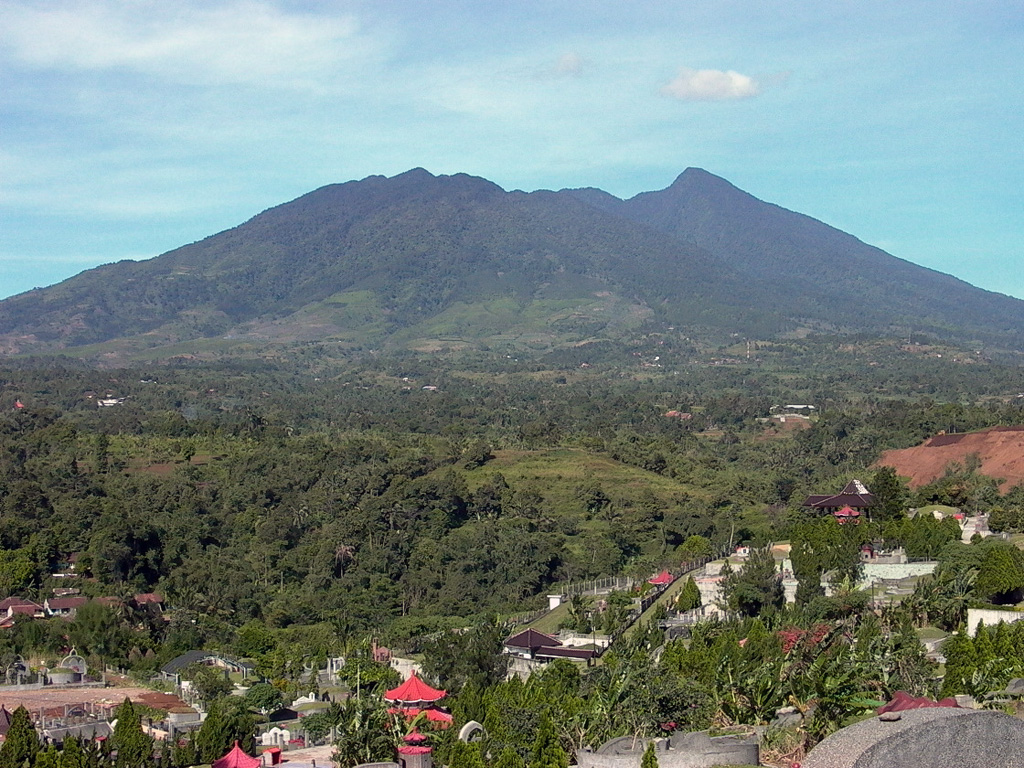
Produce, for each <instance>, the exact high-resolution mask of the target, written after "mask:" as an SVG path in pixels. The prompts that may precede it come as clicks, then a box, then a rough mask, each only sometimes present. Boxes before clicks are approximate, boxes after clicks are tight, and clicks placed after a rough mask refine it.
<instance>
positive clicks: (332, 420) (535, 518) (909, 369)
mask: <svg viewBox="0 0 1024 768" xmlns="http://www.w3.org/2000/svg"><path fill="white" fill-rule="evenodd" d="M661 346H664V345H661ZM900 350H901V348H900V347H899V346H898V345H889V346H886V345H872V346H871V347H870V349H869V350H868V352H867V353H865V352H864V350H860V351H859V352H858V353H857V354H854V353H850V352H844V351H842V350H840V349H838V348H835V347H828V346H825V345H823V344H822V342H806V343H804V344H798V343H793V344H790V345H786V346H784V347H781V348H777V349H766V350H764V351H761V352H759V356H758V359H755V360H752V361H750V362H740V361H735V362H733V363H730V364H727V365H716V364H706V365H700V366H696V365H691V366H689V367H687V368H685V369H683V370H672V369H665V368H657V367H639V366H637V365H636V363H635V361H636V359H637V358H636V357H635V356H636V355H640V356H641V357H640V359H641V360H643V359H646V358H645V355H646V352H629V353H627V356H626V363H625V364H624V363H623V362H622V360H621V359H617V358H616V356H615V353H613V352H611V351H609V353H608V356H607V357H606V358H604V359H603V358H602V357H601V354H600V350H589V351H590V352H591V353H593V355H592V356H590V359H591V360H592V361H593V362H588V363H587V364H586V366H584V367H582V368H581V367H580V363H579V362H578V361H576V360H572V359H570V360H565V361H563V362H562V363H561V364H557V363H555V361H553V360H551V359H550V358H547V357H538V358H535V359H525V358H524V359H519V360H517V359H513V358H509V357H505V356H503V355H499V354H493V353H491V354H486V355H485V354H483V353H476V354H475V355H470V354H465V355H461V356H459V357H458V358H457V359H458V365H453V364H452V360H451V359H450V358H446V357H445V356H444V355H437V356H434V357H421V356H413V355H411V354H401V355H397V356H391V357H384V356H381V357H373V358H366V359H362V360H360V361H358V362H353V361H348V360H345V359H343V358H340V357H339V358H336V357H331V355H330V353H329V352H327V353H325V352H324V350H323V349H322V348H320V347H316V346H307V345H297V346H295V347H293V348H291V349H290V350H289V351H288V354H289V355H291V358H290V359H288V360H284V359H282V360H279V361H278V362H276V363H275V362H274V361H251V360H237V361H230V360H225V361H222V362H220V363H218V364H212V365H204V366H194V365H189V364H187V363H185V364H182V365H179V366H177V367H171V366H164V367H150V368H136V369H119V370H96V369H92V368H88V367H86V366H82V365H77V364H75V363H73V362H72V361H70V360H66V361H65V362H64V363H63V364H62V365H54V364H52V363H49V364H47V365H46V367H43V366H41V365H39V364H38V363H37V361H33V360H31V359H28V360H23V361H18V362H17V365H16V366H14V365H12V366H9V367H8V369H7V370H6V371H4V372H2V373H0V398H2V400H3V402H4V403H5V407H6V408H9V410H7V411H6V412H5V413H4V415H3V416H2V418H0V435H2V448H3V450H2V453H0V498H2V505H0V546H2V547H3V550H2V553H0V557H2V562H0V597H4V596H10V595H17V596H22V597H29V598H36V599H42V598H43V597H45V596H46V595H48V594H50V593H51V590H52V589H53V587H55V586H66V583H64V582H60V581H59V580H57V579H54V578H53V577H52V576H51V574H52V573H55V572H58V571H60V570H62V569H66V565H67V564H68V563H69V562H72V561H73V562H74V563H75V568H76V569H77V573H78V574H79V575H80V577H84V578H78V579H76V580H75V582H76V583H75V586H76V587H79V588H81V590H82V592H83V593H84V594H87V595H94V596H99V595H115V596H118V595H119V596H126V597H127V596H130V595H131V594H135V593H140V592H150V591H156V592H159V593H160V594H162V595H164V596H165V598H166V601H167V603H168V605H170V606H172V607H173V609H174V611H173V613H172V617H173V618H172V620H171V622H170V623H169V624H166V625H164V623H162V622H158V621H149V622H148V623H146V622H143V621H140V620H134V621H126V622H124V624H123V625H122V630H119V631H118V632H115V633H113V636H111V637H104V638H102V639H101V640H99V641H97V642H98V643H99V645H100V646H102V652H103V654H104V655H107V656H109V657H111V658H116V659H120V660H121V661H122V665H125V666H128V665H129V661H130V662H131V663H132V664H135V665H137V666H138V667H139V669H140V670H144V669H153V668H155V666H156V665H157V664H158V663H160V662H161V661H164V660H166V659H167V658H170V657H172V656H173V655H175V654H176V653H179V652H181V651H183V650H188V649H190V648H193V647H198V646H219V647H226V648H232V649H234V650H243V649H240V648H239V643H240V642H241V641H240V640H239V635H238V630H239V628H241V627H243V626H261V627H266V628H270V629H273V630H275V631H277V630H280V631H291V632H293V633H299V634H298V635H295V636H296V637H298V636H301V635H302V633H308V632H311V631H314V630H313V629H310V628H312V627H320V628H321V629H317V630H315V632H322V633H326V634H324V635H322V636H321V635H318V637H328V636H329V637H330V638H333V639H332V640H330V641H327V640H323V639H321V640H318V641H317V642H316V643H313V647H320V648H322V647H323V646H324V645H325V644H330V643H336V642H341V641H343V640H344V639H346V638H349V639H360V638H364V637H366V636H367V635H368V634H370V633H372V634H373V635H374V636H376V637H378V638H379V639H380V640H382V641H385V642H388V643H392V644H395V645H397V646H399V647H408V646H410V645H415V644H416V643H417V638H419V637H421V636H423V635H428V634H429V633H431V632H432V631H436V630H437V629H440V628H444V627H449V626H454V625H458V624H466V623H471V622H473V621H476V620H479V619H481V618H483V617H485V616H494V615H508V614H511V613H515V612H520V611H527V610H531V609H533V608H537V607H539V606H540V605H541V602H540V600H541V599H542V598H541V597H540V596H541V595H543V594H544V593H545V592H546V591H548V590H549V589H550V588H551V587H552V585H553V584H556V583H559V582H571V581H578V580H581V579H586V578H592V577H597V576H604V575H612V574H618V573H623V572H626V573H635V574H639V575H646V574H649V573H651V572H653V571H654V570H655V569H658V568H660V567H663V566H665V565H671V564H673V563H675V564H678V561H679V560H680V558H681V556H682V555H683V554H684V549H683V548H684V547H685V546H686V543H687V542H688V541H689V540H691V539H692V538H693V537H695V536H698V537H701V538H702V539H703V540H705V541H706V542H708V544H709V545H710V546H711V547H712V548H713V549H720V548H722V547H725V546H728V545H729V544H739V543H750V544H754V545H760V544H764V543H766V542H768V541H771V540H775V539H780V538H788V537H789V535H790V533H791V532H792V531H793V530H795V529H794V526H799V525H800V524H801V523H802V522H803V521H804V519H805V513H804V512H803V511H802V510H801V508H800V504H801V502H802V500H803V499H804V498H805V496H806V495H807V494H809V493H812V492H814V493H818V492H830V491H832V490H838V488H839V487H841V486H842V485H843V484H845V483H846V482H847V481H848V480H849V479H851V478H852V477H860V478H862V479H865V480H866V481H870V480H871V479H872V478H873V477H874V476H875V475H876V474H877V472H878V470H877V469H875V468H873V467H872V466H871V465H872V463H873V462H874V461H875V460H876V459H877V457H878V455H879V453H880V452H881V451H882V450H884V449H886V448H892V447H906V446H909V445H913V444H916V443H917V442H919V441H921V440H923V439H924V438H926V437H928V436H930V435H932V434H935V433H936V432H938V431H940V430H947V431H966V430H971V429H977V428H981V427H987V426H993V425H997V424H1016V423H1019V422H1020V405H1019V403H1020V401H1019V399H1017V398H1016V397H1015V392H1014V387H1015V381H1016V378H1017V371H1016V369H1014V368H1011V367H1003V366H1000V365H998V364H996V363H994V362H991V361H985V362H983V363H977V362H975V363H971V364H956V363H953V362H950V361H948V360H940V359H939V358H937V357H936V356H934V355H931V356H928V355H921V354H911V353H906V352H901V351H900ZM729 352H730V350H724V353H725V354H728V353H729ZM816 352H817V353H820V354H817V355H815V354H814V353H816ZM669 354H671V353H669ZM865 354H867V355H869V356H870V358H871V363H873V365H866V364H865V363H864V359H865ZM630 360H632V361H634V362H630ZM812 361H813V362H812ZM297 363H298V364H297ZM62 366H63V367H62ZM627 366H628V367H627ZM939 366H941V375H940V373H939ZM296 370H298V371H300V373H295V371H296ZM797 370H804V374H803V375H802V376H800V377H797V376H795V375H794V374H793V371H797ZM924 382H927V383H928V384H927V386H924V384H923V383H924ZM1006 393H1013V394H1006ZM101 399H107V400H110V401H116V404H112V405H110V406H108V407H98V406H97V401H98V400H101ZM793 400H796V401H797V402H814V403H817V404H818V411H817V415H816V416H815V417H814V418H813V419H811V420H809V421H806V422H805V423H802V424H801V425H799V426H801V427H804V428H797V429H784V428H782V425H780V424H779V423H778V422H777V421H772V420H770V419H769V418H768V416H769V414H770V413H771V411H772V407H773V406H774V405H778V404H780V403H785V402H792V401H793ZM940 400H945V402H941V401H940ZM15 404H17V405H15ZM669 411H676V412H677V413H680V414H686V416H687V417H686V418H680V417H667V416H666V415H665V414H666V413H668V412H669ZM1017 496H1018V493H1017V492H1016V491H1012V492H1011V493H1010V495H1009V496H1008V497H1007V498H1000V496H999V494H998V491H997V490H996V489H995V486H994V483H993V482H992V481H991V480H990V479H986V478H982V477H980V476H978V475H977V474H976V473H974V472H973V471H972V469H971V468H970V467H961V468H957V469H956V471H953V472H951V473H949V474H947V476H946V477H945V478H943V479H942V480H941V481H937V482H936V483H934V484H932V485H931V486H928V487H925V488H923V489H920V490H919V491H918V492H917V498H918V499H919V500H920V501H921V502H922V503H926V502H943V503H954V504H960V503H964V501H965V499H966V500H969V501H970V503H971V504H973V505H974V506H975V508H977V509H990V508H998V510H999V513H1000V514H1003V515H1004V516H1008V517H1009V519H1010V520H1011V522H1012V521H1013V520H1017V518H1016V517H1014V512H1013V510H1016V509H1017ZM1006 510H1010V512H1007V511H1006ZM900 535H902V534H900ZM95 610H96V611H102V610H110V609H109V608H103V607H102V606H99V607H97V608H96V609H95ZM136 618H137V617H136ZM253 622H255V624H253ZM94 623H95V624H99V623H101V622H98V621H97V622H94ZM25 624H26V626H25V627H23V628H17V629H16V631H15V632H14V633H13V635H12V636H11V637H12V638H13V643H14V645H15V646H17V649H18V650H19V651H22V650H27V649H29V648H30V647H35V646H38V647H39V648H41V649H45V648H49V649H50V652H51V653H56V652H57V650H58V649H59V648H60V647H63V646H64V645H65V643H66V637H65V635H66V628H65V627H64V626H63V625H59V624H54V626H53V628H52V630H51V632H50V634H49V635H47V634H46V632H44V631H42V630H41V629H40V626H41V625H43V624H44V623H42V622H37V623H33V624H32V625H31V628H30V627H29V626H28V624H29V622H25ZM41 634H42V636H41ZM282 637H287V635H282ZM31 644H35V646H31ZM76 644H77V645H79V646H80V647H82V648H84V649H85V650H87V651H92V650H95V649H93V648H90V647H89V645H90V641H89V640H88V632H86V631H83V633H82V634H81V636H80V637H78V638H77V643H76ZM242 645H244V643H242ZM283 645H287V642H283ZM150 651H152V652H151V653H150ZM243 652H244V650H243ZM281 663H283V662H281Z"/></svg>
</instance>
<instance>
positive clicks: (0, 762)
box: [0, 707, 42, 768]
mask: <svg viewBox="0 0 1024 768" xmlns="http://www.w3.org/2000/svg"><path fill="white" fill-rule="evenodd" d="M41 748H42V747H41V745H40V743H39V734H38V733H36V728H35V726H34V725H32V718H30V717H29V714H28V710H27V709H25V707H18V708H17V709H16V710H14V713H13V714H12V715H11V727H10V728H9V729H8V731H7V738H6V739H4V743H3V745H0V768H22V767H23V766H24V765H25V763H26V762H28V763H29V764H31V763H32V761H33V760H34V759H35V756H36V754H37V753H38V752H39V750H40V749H41Z"/></svg>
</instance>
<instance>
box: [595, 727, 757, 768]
mask: <svg viewBox="0 0 1024 768" xmlns="http://www.w3.org/2000/svg"><path fill="white" fill-rule="evenodd" d="M649 741H650V739H635V738H633V737H632V736H623V737H621V738H618V739H612V740H611V741H609V742H606V743H605V744H603V745H602V746H601V747H599V748H598V749H597V751H596V752H591V751H589V750H581V751H579V752H577V753H576V764H577V765H578V766H579V768H640V761H641V759H642V758H643V754H644V750H645V749H646V748H647V744H648V742H649ZM654 750H655V752H656V754H657V757H658V766H659V768H711V766H718V765H758V764H759V763H760V758H761V754H760V747H759V744H758V737H757V735H756V734H751V735H749V736H708V735H707V733H704V732H703V731H698V732H694V733H674V734H672V736H671V737H670V738H668V739H654Z"/></svg>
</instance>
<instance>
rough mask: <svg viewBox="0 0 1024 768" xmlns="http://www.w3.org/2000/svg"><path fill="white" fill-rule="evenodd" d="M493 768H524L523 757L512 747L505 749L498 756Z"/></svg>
mask: <svg viewBox="0 0 1024 768" xmlns="http://www.w3.org/2000/svg"><path fill="white" fill-rule="evenodd" d="M494 768H526V764H525V763H524V762H523V757H522V755H520V754H519V753H518V752H516V751H515V750H514V749H513V748H512V747H505V748H504V749H503V750H501V754H500V755H498V760H497V762H496V763H495V764H494Z"/></svg>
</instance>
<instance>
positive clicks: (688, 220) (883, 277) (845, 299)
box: [573, 168, 1024, 348]
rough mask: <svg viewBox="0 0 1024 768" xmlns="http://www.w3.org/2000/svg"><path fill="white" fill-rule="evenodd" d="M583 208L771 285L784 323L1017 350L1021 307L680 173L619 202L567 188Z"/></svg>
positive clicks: (695, 171) (700, 176) (721, 183)
mask: <svg viewBox="0 0 1024 768" xmlns="http://www.w3.org/2000/svg"><path fill="white" fill-rule="evenodd" d="M573 194H575V196H576V197H577V198H578V199H581V200H584V201H586V202H587V203H588V204H591V205H595V206H597V207H600V208H601V209H603V210H606V211H609V212H611V213H615V214H617V215H620V216H625V217H628V218H630V219H632V220H634V221H636V222H639V223H643V224H647V225H649V226H652V227H655V228H657V229H659V230H661V231H663V232H665V233H667V234H670V235H672V236H673V237H675V238H677V239H679V240H681V241H685V242H688V243H692V244H694V245H696V246H698V247H699V248H701V249H703V250H705V251H707V252H709V253H712V254H715V255H717V256H719V257H720V258H721V259H723V260H724V261H726V262H727V263H728V264H729V265H730V266H732V267H733V268H734V269H736V270H737V271H738V272H740V273H741V274H743V275H745V276H747V277H748V278H749V279H751V280H753V281H757V282H758V283H760V284H762V285H765V286H771V292H772V295H773V297H774V299H773V301H774V302H777V304H776V306H777V305H778V304H782V305H784V306H785V307H786V312H787V314H789V315H790V316H791V317H795V318H800V319H802V320H804V321H805V322H810V323H812V324H819V325H830V326H832V327H834V328H837V329H839V330H858V331H870V332H888V331H894V330H895V331H901V330H902V331H904V332H906V331H907V330H914V331H924V332H929V333H934V334H937V335H939V336H942V337H947V338H949V337H954V338H960V339H967V338H973V337H976V338H978V339H982V340H988V341H997V340H999V341H1003V342H1007V341H1008V342H1009V343H1011V344H1012V345H1014V346H1016V347H1017V348H1020V344H1021V343H1022V342H1021V330H1022V329H1024V303H1022V302H1021V301H1019V300H1017V299H1013V298H1011V297H1008V296H1004V295H1001V294H997V293H993V292H990V291H983V290H981V289H978V288H975V287H974V286H972V285H969V284H968V283H965V282H963V281H962V280H958V279H956V278H955V277H951V276H950V275H946V274H942V273H940V272H936V271H934V270H930V269H926V268H923V267H919V266H917V265H916V264H912V263H910V262H908V261H904V260H902V259H898V258H896V257H894V256H891V255H890V254H888V253H886V252H885V251H882V250H880V249H878V248H875V247H873V246H870V245H867V244H865V243H863V242H861V241H860V240H858V239H857V238H855V237H853V236H852V235H849V234H846V233H845V232H842V231H840V230H838V229H835V228H834V227H830V226H828V225H826V224H823V223H822V222H820V221H817V220H816V219H812V218H811V217H809V216H805V215H803V214H800V213H794V212H793V211H789V210H786V209H784V208H780V207H779V206H777V205H772V204H770V203H765V202H762V201H761V200H758V199H757V198H755V197H753V196H752V195H749V194H747V193H746V192H744V191H742V190H740V189H738V188H736V187H735V186H733V185H732V184H730V183H729V182H728V181H726V180H724V179H721V178H718V177H717V176H714V175H712V174H710V173H708V172H707V171H704V170H701V169H699V168H689V169H687V170H686V171H684V172H683V173H682V174H681V175H680V176H679V177H678V178H677V179H676V181H675V182H674V183H673V184H672V185H671V186H670V187H668V188H667V189H664V190H661V191H658V192H644V193H641V194H639V195H637V196H636V197H633V198H631V199H629V200H626V201H621V200H618V199H616V198H614V197H612V196H611V195H607V194H606V193H604V192H601V191H600V190H575V191H573Z"/></svg>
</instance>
